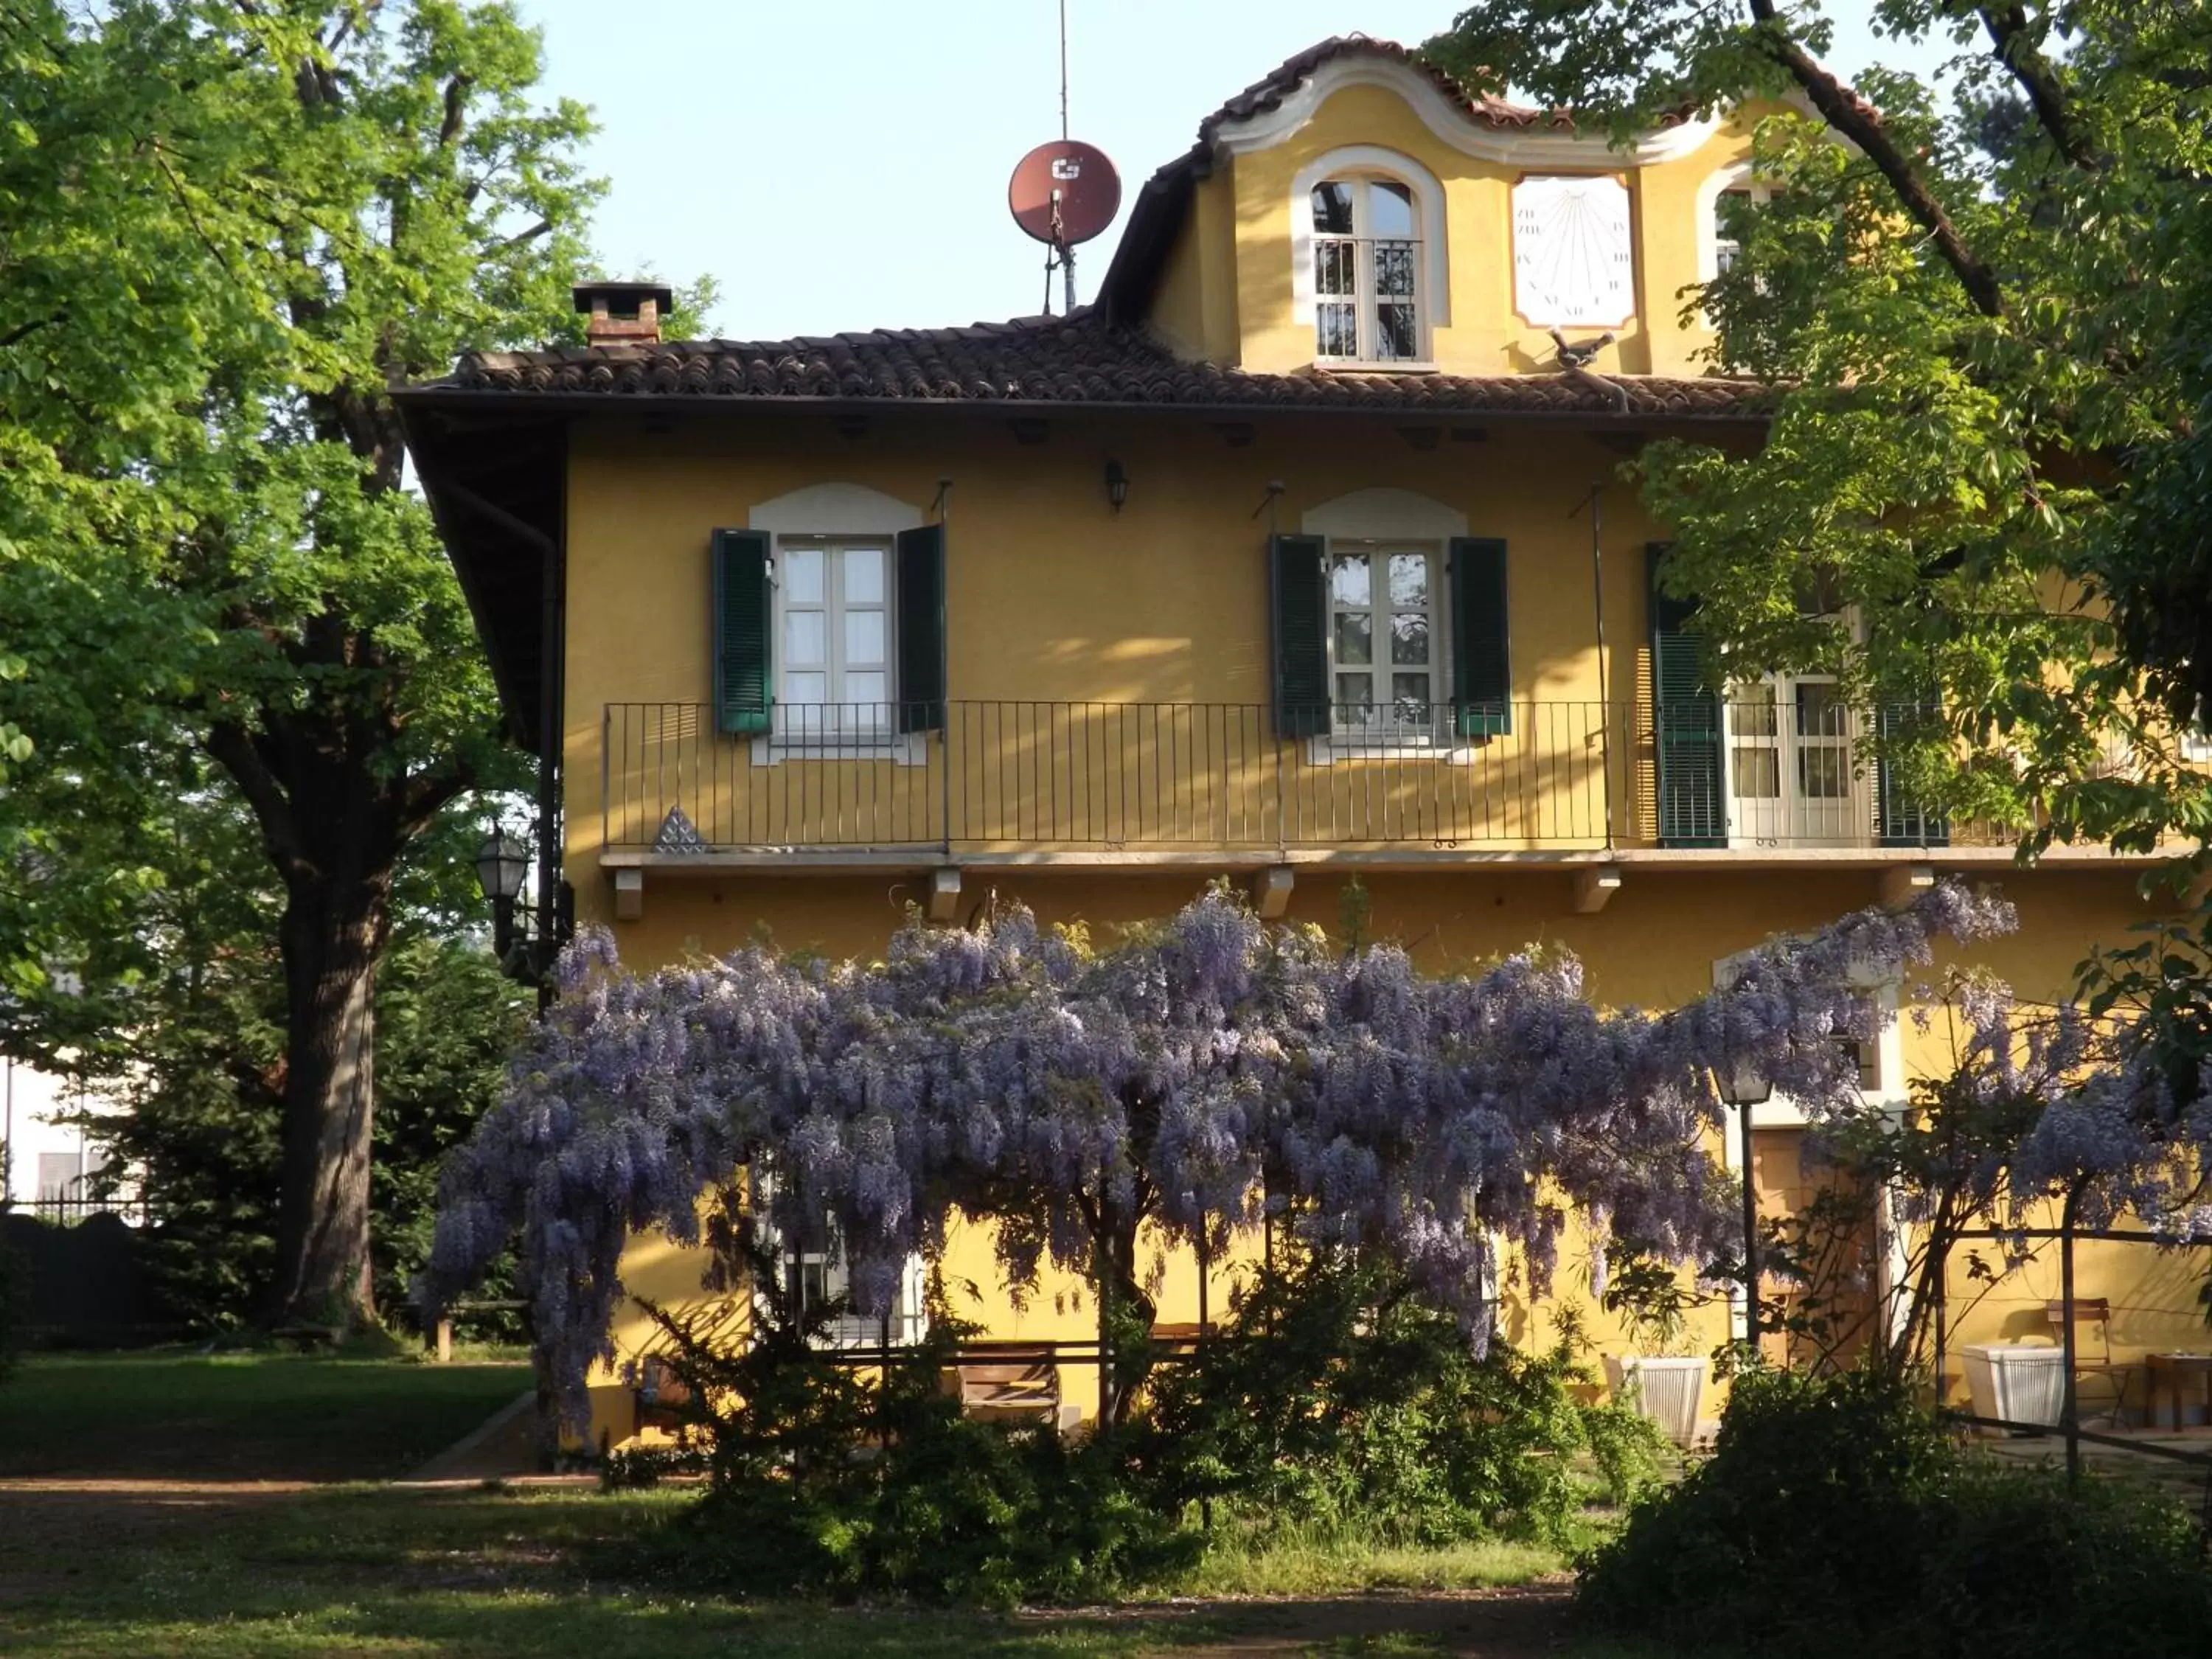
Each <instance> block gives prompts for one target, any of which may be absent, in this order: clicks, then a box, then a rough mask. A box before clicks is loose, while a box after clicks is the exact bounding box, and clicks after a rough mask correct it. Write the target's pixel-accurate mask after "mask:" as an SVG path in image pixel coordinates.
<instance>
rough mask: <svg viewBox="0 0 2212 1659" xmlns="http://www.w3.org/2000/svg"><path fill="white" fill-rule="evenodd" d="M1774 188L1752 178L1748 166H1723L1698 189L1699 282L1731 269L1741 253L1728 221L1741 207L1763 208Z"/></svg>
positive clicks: (1770, 197) (1714, 277)
mask: <svg viewBox="0 0 2212 1659" xmlns="http://www.w3.org/2000/svg"><path fill="white" fill-rule="evenodd" d="M1773 199H1774V186H1773V185H1771V184H1769V183H1767V182H1766V181H1765V179H1756V178H1753V176H1752V171H1751V168H1750V167H1749V166H1748V165H1747V164H1742V163H1739V164H1738V165H1736V166H1735V167H1723V168H1722V169H1721V170H1720V171H1719V172H1717V173H1714V174H1713V175H1712V176H1711V177H1710V178H1709V179H1706V180H1705V183H1704V184H1703V185H1699V188H1698V280H1699V282H1701V283H1710V282H1712V281H1714V280H1715V279H1717V278H1718V277H1720V276H1723V275H1725V274H1726V273H1727V272H1728V270H1729V269H1730V268H1731V267H1732V266H1734V264H1735V261H1736V255H1737V254H1738V252H1740V251H1741V250H1740V249H1739V248H1738V247H1737V246H1736V241H1735V238H1734V237H1733V236H1731V235H1729V221H1730V220H1731V218H1732V217H1733V216H1734V215H1735V213H1736V212H1737V211H1738V210H1740V209H1741V207H1744V206H1758V207H1764V206H1765V204H1767V203H1769V202H1771V201H1772V200H1773Z"/></svg>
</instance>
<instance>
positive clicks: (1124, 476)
mask: <svg viewBox="0 0 2212 1659" xmlns="http://www.w3.org/2000/svg"><path fill="white" fill-rule="evenodd" d="M1106 499H1107V500H1108V501H1110V502H1111V503H1112V504H1113V507H1114V510H1115V512H1116V513H1119V512H1120V511H1121V503H1122V502H1124V501H1127V500H1128V499H1129V473H1128V470H1127V468H1126V467H1124V466H1123V465H1121V462H1119V461H1109V462H1107V463H1106Z"/></svg>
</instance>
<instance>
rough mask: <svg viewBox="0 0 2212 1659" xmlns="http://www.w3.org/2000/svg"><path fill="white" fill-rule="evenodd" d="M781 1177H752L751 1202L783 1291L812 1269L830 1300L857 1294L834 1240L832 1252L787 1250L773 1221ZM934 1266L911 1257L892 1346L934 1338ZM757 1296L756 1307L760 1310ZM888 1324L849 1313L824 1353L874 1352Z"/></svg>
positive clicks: (759, 1173) (832, 1330)
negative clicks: (772, 1199) (773, 1196)
mask: <svg viewBox="0 0 2212 1659" xmlns="http://www.w3.org/2000/svg"><path fill="white" fill-rule="evenodd" d="M774 1179H775V1177H774V1176H771V1175H770V1174H769V1172H768V1171H767V1170H761V1169H757V1168H756V1169H755V1170H753V1172H752V1180H751V1186H752V1193H751V1201H752V1205H753V1214H754V1216H755V1217H756V1218H758V1219H759V1221H760V1234H761V1242H762V1243H763V1244H764V1245H765V1246H766V1247H767V1248H768V1249H769V1250H771V1251H773V1252H774V1253H775V1263H776V1271H777V1273H780V1274H781V1276H782V1289H783V1290H784V1291H785V1292H786V1293H787V1294H788V1293H789V1292H790V1291H791V1290H792V1289H793V1283H794V1281H795V1279H797V1277H798V1275H799V1273H801V1272H802V1271H804V1270H805V1269H806V1268H809V1267H814V1268H819V1269H820V1270H821V1274H822V1286H823V1297H824V1299H829V1298H832V1297H840V1296H844V1295H847V1294H848V1293H849V1292H850V1291H851V1289H852V1279H851V1277H850V1275H849V1274H848V1273H847V1272H846V1268H845V1260H844V1253H843V1250H842V1248H841V1246H840V1244H839V1243H838V1242H837V1241H836V1239H835V1238H832V1239H831V1240H829V1242H828V1247H827V1248H826V1249H819V1250H794V1249H787V1248H786V1247H785V1245H784V1242H783V1240H782V1238H781V1237H780V1236H779V1235H778V1233H777V1231H776V1230H775V1227H774V1225H772V1224H770V1223H769V1220H768V1206H769V1194H770V1191H771V1188H772V1184H773V1182H774ZM928 1271H929V1269H928V1264H927V1262H925V1261H923V1260H922V1258H921V1255H918V1254H916V1255H908V1257H907V1259H906V1269H905V1272H904V1273H902V1274H901V1276H900V1279H899V1290H898V1301H897V1304H896V1306H895V1307H894V1308H893V1309H892V1310H891V1312H890V1318H889V1323H890V1339H891V1345H892V1346H894V1347H903V1346H912V1345H913V1344H915V1343H916V1342H919V1341H921V1339H922V1338H923V1337H924V1336H926V1335H927V1334H928V1332H929V1297H928ZM760 1305H761V1304H760V1302H759V1299H758V1296H757V1293H756V1297H755V1306H756V1309H757V1308H758V1307H759V1306H760ZM884 1323H885V1321H884V1319H882V1318H874V1319H871V1318H869V1317H868V1316H866V1315H865V1314H861V1313H856V1312H854V1311H852V1310H849V1309H848V1310H847V1311H846V1312H844V1313H842V1314H841V1315H839V1316H838V1317H837V1320H836V1323H834V1324H832V1325H831V1326H830V1327H829V1329H828V1330H827V1331H826V1332H825V1333H824V1334H823V1340H822V1341H821V1342H820V1344H819V1345H818V1346H822V1347H824V1348H832V1349H835V1348H866V1347H872V1346H875V1344H877V1343H878V1342H879V1341H881V1340H883V1335H884Z"/></svg>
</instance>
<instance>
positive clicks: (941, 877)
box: [929, 865, 960, 921]
mask: <svg viewBox="0 0 2212 1659" xmlns="http://www.w3.org/2000/svg"><path fill="white" fill-rule="evenodd" d="M959 915H960V872H959V871H958V870H957V868H955V867H954V866H951V865H940V866H939V867H938V868H936V869H934V870H932V871H931V872H929V919H930V920H931V921H957V920H958V918H959Z"/></svg>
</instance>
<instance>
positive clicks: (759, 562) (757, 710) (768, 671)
mask: <svg viewBox="0 0 2212 1659" xmlns="http://www.w3.org/2000/svg"><path fill="white" fill-rule="evenodd" d="M713 562H714V725H715V727H716V729H717V730H719V731H723V732H740V733H742V732H765V731H767V730H768V729H769V717H770V713H771V711H772V710H773V709H774V708H775V605H773V604H771V603H770V601H769V585H768V569H769V541H768V532H766V531H762V530H717V531H716V532H714V554H713Z"/></svg>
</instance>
